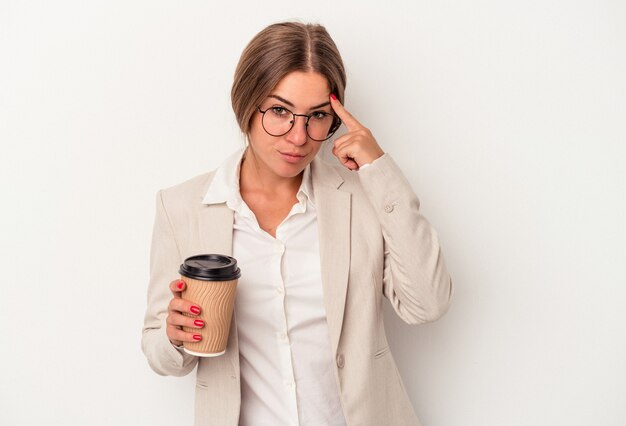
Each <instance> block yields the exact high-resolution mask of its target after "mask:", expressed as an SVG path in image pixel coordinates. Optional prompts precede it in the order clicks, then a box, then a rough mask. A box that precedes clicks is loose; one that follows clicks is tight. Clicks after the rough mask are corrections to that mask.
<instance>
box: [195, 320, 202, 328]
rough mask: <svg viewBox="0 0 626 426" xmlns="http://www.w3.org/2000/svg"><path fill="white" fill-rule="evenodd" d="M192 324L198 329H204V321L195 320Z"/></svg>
mask: <svg viewBox="0 0 626 426" xmlns="http://www.w3.org/2000/svg"><path fill="white" fill-rule="evenodd" d="M193 323H194V324H195V325H197V326H198V327H204V321H202V320H195V321H194V322H193Z"/></svg>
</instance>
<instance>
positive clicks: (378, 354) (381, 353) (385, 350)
mask: <svg viewBox="0 0 626 426" xmlns="http://www.w3.org/2000/svg"><path fill="white" fill-rule="evenodd" d="M388 353H389V346H385V347H384V348H382V349H379V350H378V352H376V355H374V358H376V359H378V358H382V357H384V356H385V355H387V354H388Z"/></svg>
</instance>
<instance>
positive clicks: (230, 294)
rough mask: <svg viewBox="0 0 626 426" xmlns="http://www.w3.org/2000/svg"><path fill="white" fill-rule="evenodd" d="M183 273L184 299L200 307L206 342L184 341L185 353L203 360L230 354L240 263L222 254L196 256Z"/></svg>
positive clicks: (203, 336)
mask: <svg viewBox="0 0 626 426" xmlns="http://www.w3.org/2000/svg"><path fill="white" fill-rule="evenodd" d="M179 272H180V275H181V279H182V280H183V281H185V283H186V287H185V291H183V294H182V297H183V299H186V300H189V301H190V302H193V303H194V304H196V305H198V306H200V309H201V312H200V315H197V317H198V318H199V319H201V320H202V321H204V327H203V328H202V332H201V334H202V340H201V341H199V342H184V344H183V346H184V350H185V352H187V353H189V354H191V355H196V356H203V357H212V356H219V355H222V354H223V353H224V352H226V344H227V343H228V332H229V331H230V321H231V318H232V316H233V307H234V305H235V295H236V290H237V280H238V279H239V277H240V276H241V271H240V270H239V268H238V267H237V260H235V259H234V258H232V257H230V256H224V255H221V254H202V255H198V256H192V257H189V258H187V259H185V261H184V262H183V264H182V265H180V270H179ZM183 314H184V315H187V316H192V315H191V314H187V313H183ZM183 330H184V331H187V332H197V329H193V328H189V327H183Z"/></svg>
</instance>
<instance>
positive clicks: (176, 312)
mask: <svg viewBox="0 0 626 426" xmlns="http://www.w3.org/2000/svg"><path fill="white" fill-rule="evenodd" d="M185 285H186V284H185V282H184V281H182V280H174V281H172V282H171V283H170V291H171V292H172V300H170V304H169V306H168V308H167V320H166V323H167V328H166V333H167V337H169V339H170V342H171V343H172V344H173V345H174V346H181V345H182V344H183V342H197V341H200V340H202V334H201V333H200V329H201V328H203V327H204V321H202V320H201V319H199V318H198V317H197V316H198V315H199V314H200V307H199V306H197V305H194V304H193V303H191V302H190V301H188V300H185V299H183V298H182V292H183V290H185ZM183 312H185V313H186V314H189V315H191V317H188V316H185V315H183ZM183 326H185V327H190V328H196V329H198V331H197V332H196V331H195V330H194V332H193V333H188V332H186V331H184V330H183V329H182V327H183Z"/></svg>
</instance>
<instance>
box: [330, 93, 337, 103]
mask: <svg viewBox="0 0 626 426" xmlns="http://www.w3.org/2000/svg"><path fill="white" fill-rule="evenodd" d="M330 97H331V98H333V101H336V100H337V96H335V94H334V93H331V94H330Z"/></svg>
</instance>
